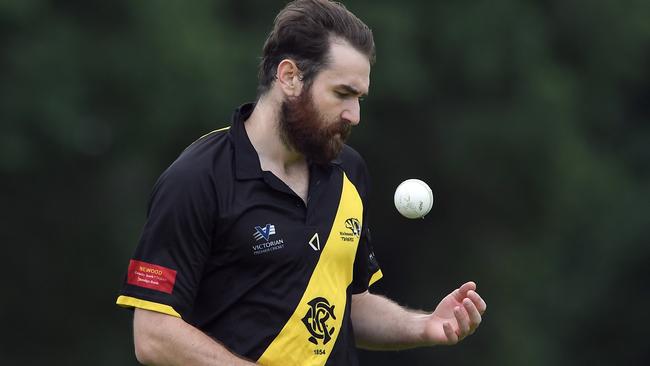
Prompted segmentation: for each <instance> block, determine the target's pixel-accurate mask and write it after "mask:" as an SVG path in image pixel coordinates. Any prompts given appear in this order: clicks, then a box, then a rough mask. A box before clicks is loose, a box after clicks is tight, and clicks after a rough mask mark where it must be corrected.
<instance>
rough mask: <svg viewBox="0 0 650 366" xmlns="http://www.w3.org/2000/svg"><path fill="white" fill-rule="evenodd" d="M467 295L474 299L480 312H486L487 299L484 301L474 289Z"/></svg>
mask: <svg viewBox="0 0 650 366" xmlns="http://www.w3.org/2000/svg"><path fill="white" fill-rule="evenodd" d="M467 297H469V299H470V300H472V302H473V303H474V305H475V306H476V309H478V312H479V313H480V314H483V313H485V310H486V309H487V304H486V303H485V301H483V299H482V298H481V296H479V294H478V293H477V292H476V291H473V290H472V291H469V292H467Z"/></svg>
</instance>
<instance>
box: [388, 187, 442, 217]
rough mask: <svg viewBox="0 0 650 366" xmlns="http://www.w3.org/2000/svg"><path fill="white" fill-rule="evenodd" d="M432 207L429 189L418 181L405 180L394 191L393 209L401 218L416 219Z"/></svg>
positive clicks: (431, 193) (431, 194) (431, 196)
mask: <svg viewBox="0 0 650 366" xmlns="http://www.w3.org/2000/svg"><path fill="white" fill-rule="evenodd" d="M431 207H433V192H431V188H429V186H428V185H427V184H426V183H424V182H423V181H421V180H419V179H407V180H405V181H403V182H402V183H401V184H400V185H399V186H397V189H396V190H395V208H397V211H399V213H401V214H402V216H404V217H407V218H409V219H418V218H421V217H424V215H426V214H428V213H429V211H431Z"/></svg>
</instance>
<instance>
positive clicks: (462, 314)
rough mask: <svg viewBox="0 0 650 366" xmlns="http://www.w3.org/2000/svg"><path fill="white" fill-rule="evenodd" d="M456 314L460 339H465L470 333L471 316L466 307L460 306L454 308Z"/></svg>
mask: <svg viewBox="0 0 650 366" xmlns="http://www.w3.org/2000/svg"><path fill="white" fill-rule="evenodd" d="M454 316H455V317H456V321H457V322H458V339H463V338H465V336H467V335H468V334H469V330H470V328H469V316H468V315H467V312H466V311H465V309H463V308H462V307H460V306H456V307H455V308H454Z"/></svg>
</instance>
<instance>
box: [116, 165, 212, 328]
mask: <svg viewBox="0 0 650 366" xmlns="http://www.w3.org/2000/svg"><path fill="white" fill-rule="evenodd" d="M187 160H188V159H185V160H183V159H182V158H179V160H177V161H176V162H174V164H172V165H171V166H170V167H169V168H168V169H167V170H166V171H165V172H164V173H163V174H162V175H161V176H160V178H159V179H158V181H157V182H156V184H155V186H154V189H153V192H152V194H151V198H150V202H149V208H148V213H147V220H146V223H145V226H144V229H143V231H142V235H141V237H140V241H139V243H138V246H137V248H136V250H135V253H134V255H133V258H132V259H131V260H130V261H129V265H128V270H127V274H126V276H125V279H124V283H123V287H122V290H121V292H120V295H119V297H118V299H117V304H118V305H120V306H123V307H127V308H142V309H147V310H152V311H158V312H161V313H165V314H168V315H173V316H177V317H184V316H185V315H187V314H188V313H189V312H190V311H191V310H192V308H193V303H194V298H195V297H196V293H197V289H198V286H199V282H200V278H201V274H202V271H203V268H204V264H205V262H206V260H207V258H208V256H209V254H210V251H211V246H212V233H213V231H214V225H215V216H216V207H217V205H216V193H215V189H214V184H213V179H212V176H211V175H210V173H209V172H208V171H204V170H202V169H200V168H197V167H196V166H194V165H193V164H191V161H187Z"/></svg>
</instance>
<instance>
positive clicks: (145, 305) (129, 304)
mask: <svg viewBox="0 0 650 366" xmlns="http://www.w3.org/2000/svg"><path fill="white" fill-rule="evenodd" d="M115 303H116V304H117V305H119V306H121V307H123V308H138V309H144V310H150V311H156V312H158V313H163V314H167V315H171V316H175V317H177V318H181V315H180V314H179V313H178V312H176V310H174V308H172V307H171V306H169V305H165V304H159V303H157V302H151V301H147V300H141V299H136V298H135V297H130V296H124V295H121V296H120V297H118V298H117V301H116V302H115Z"/></svg>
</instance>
